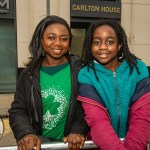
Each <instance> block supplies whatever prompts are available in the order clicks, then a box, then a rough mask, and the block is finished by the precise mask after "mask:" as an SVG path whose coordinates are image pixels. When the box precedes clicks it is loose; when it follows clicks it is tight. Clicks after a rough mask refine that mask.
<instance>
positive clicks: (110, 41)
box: [92, 40, 114, 46]
mask: <svg viewBox="0 0 150 150" xmlns="http://www.w3.org/2000/svg"><path fill="white" fill-rule="evenodd" d="M113 43H114V41H112V40H108V41H106V42H105V44H106V45H112V44H113ZM92 44H93V45H95V46H99V45H101V44H102V42H101V41H100V40H94V41H93V43H92Z"/></svg>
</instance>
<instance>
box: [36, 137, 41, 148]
mask: <svg viewBox="0 0 150 150" xmlns="http://www.w3.org/2000/svg"><path fill="white" fill-rule="evenodd" d="M40 148H41V140H40V139H39V138H37V139H36V150H40Z"/></svg>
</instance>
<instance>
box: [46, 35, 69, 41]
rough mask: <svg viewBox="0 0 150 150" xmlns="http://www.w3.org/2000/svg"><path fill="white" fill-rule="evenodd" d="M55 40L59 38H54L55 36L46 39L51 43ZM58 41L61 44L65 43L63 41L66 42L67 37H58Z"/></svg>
mask: <svg viewBox="0 0 150 150" xmlns="http://www.w3.org/2000/svg"><path fill="white" fill-rule="evenodd" d="M57 38H59V37H55V36H49V37H48V39H49V40H52V41H53V40H56V39H57ZM59 40H60V41H62V42H65V41H68V37H60V38H59Z"/></svg>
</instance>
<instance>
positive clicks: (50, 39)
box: [42, 23, 69, 63]
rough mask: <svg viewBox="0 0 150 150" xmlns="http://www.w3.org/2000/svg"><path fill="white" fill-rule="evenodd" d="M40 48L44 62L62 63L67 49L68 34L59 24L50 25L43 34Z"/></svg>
mask: <svg viewBox="0 0 150 150" xmlns="http://www.w3.org/2000/svg"><path fill="white" fill-rule="evenodd" d="M42 46H43V49H44V51H45V54H46V60H47V61H48V62H49V63H51V62H54V61H60V62H63V61H65V60H66V58H65V56H64V55H65V53H66V52H67V51H68V49H69V32H68V30H67V28H66V27H65V26H64V25H62V24H59V23H54V24H50V25H48V26H47V28H46V29H45V31H44V32H43V38H42Z"/></svg>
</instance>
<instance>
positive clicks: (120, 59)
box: [117, 51, 124, 62]
mask: <svg viewBox="0 0 150 150" xmlns="http://www.w3.org/2000/svg"><path fill="white" fill-rule="evenodd" d="M117 57H118V61H119V62H121V61H122V60H123V59H124V54H123V52H120V51H119V52H118V55H117Z"/></svg>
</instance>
